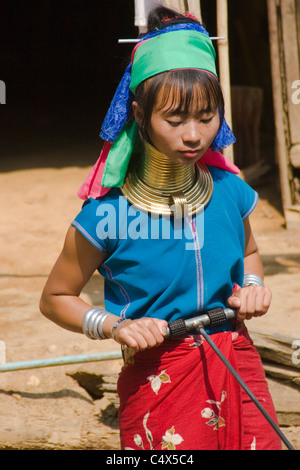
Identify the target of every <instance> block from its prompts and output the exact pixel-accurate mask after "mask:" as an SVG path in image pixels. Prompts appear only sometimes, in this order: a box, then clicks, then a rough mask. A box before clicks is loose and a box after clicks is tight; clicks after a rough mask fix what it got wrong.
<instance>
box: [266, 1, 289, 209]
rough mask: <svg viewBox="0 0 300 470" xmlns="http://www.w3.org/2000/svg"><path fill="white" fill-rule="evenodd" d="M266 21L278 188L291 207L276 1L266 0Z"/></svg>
mask: <svg viewBox="0 0 300 470" xmlns="http://www.w3.org/2000/svg"><path fill="white" fill-rule="evenodd" d="M268 21H269V41H270V54H271V69H272V70H271V71H272V87H273V105H274V113H275V129H276V150H277V160H278V166H279V173H280V187H281V197H282V205H283V209H284V210H285V209H286V207H290V206H291V205H292V192H291V181H290V179H291V175H290V174H289V168H288V165H289V156H288V150H287V144H286V132H287V129H286V118H285V116H286V112H285V109H284V104H283V97H282V94H283V90H282V73H283V71H282V64H281V55H282V48H281V46H282V45H281V41H280V37H279V29H278V21H279V20H278V18H277V2H276V0H268Z"/></svg>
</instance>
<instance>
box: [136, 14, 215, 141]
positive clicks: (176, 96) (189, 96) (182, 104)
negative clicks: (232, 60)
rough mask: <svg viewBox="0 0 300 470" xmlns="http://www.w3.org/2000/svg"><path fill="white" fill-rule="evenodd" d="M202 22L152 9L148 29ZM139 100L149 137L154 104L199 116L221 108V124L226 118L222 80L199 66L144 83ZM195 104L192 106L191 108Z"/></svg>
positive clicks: (173, 71)
mask: <svg viewBox="0 0 300 470" xmlns="http://www.w3.org/2000/svg"><path fill="white" fill-rule="evenodd" d="M183 20H185V22H192V23H198V24H199V21H196V20H193V19H192V18H186V17H185V16H183V15H180V14H179V13H177V12H175V11H174V10H170V9H168V8H165V7H158V8H155V9H154V10H152V12H151V13H150V15H149V17H148V30H149V32H150V31H154V30H158V29H161V28H164V27H166V26H169V25H170V23H171V21H173V22H176V23H177V24H178V23H182V22H183ZM135 99H136V101H137V103H138V105H139V107H140V108H141V110H142V112H143V113H142V122H141V131H142V134H143V136H144V138H146V139H147V138H148V133H149V129H150V122H151V116H152V112H153V109H154V107H156V108H157V109H158V110H160V109H163V108H164V107H165V106H166V105H167V103H168V102H169V101H171V103H172V104H171V105H170V106H169V108H168V109H167V110H166V111H167V112H170V113H172V114H182V115H189V114H191V110H192V113H193V114H195V115H197V114H198V115H199V114H200V113H203V112H207V113H210V112H215V111H216V110H217V109H219V112H220V117H221V119H220V125H221V123H222V121H223V117H224V98H223V93H222V90H221V87H220V84H219V81H218V79H217V78H216V77H215V76H214V75H213V74H211V73H209V72H205V71H203V70H198V69H181V70H171V71H169V72H163V73H160V74H158V75H155V76H154V77H151V78H149V79H147V80H145V81H144V82H142V83H141V84H140V85H139V86H138V87H137V90H136V95H135ZM191 106H192V107H191Z"/></svg>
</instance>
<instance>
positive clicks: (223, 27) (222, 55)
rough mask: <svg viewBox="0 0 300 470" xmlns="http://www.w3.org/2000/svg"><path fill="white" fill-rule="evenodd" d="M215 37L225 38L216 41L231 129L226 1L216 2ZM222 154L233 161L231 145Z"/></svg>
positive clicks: (227, 116)
mask: <svg viewBox="0 0 300 470" xmlns="http://www.w3.org/2000/svg"><path fill="white" fill-rule="evenodd" d="M217 36H219V37H224V38H225V39H222V40H220V41H218V52H219V75H220V84H221V87H222V90H223V94H224V101H225V118H226V121H227V124H228V125H229V127H231V128H232V113H231V89H230V65H229V42H228V4H227V0H217ZM223 153H224V155H225V156H226V157H227V158H228V159H229V160H231V161H232V162H233V161H234V153H233V146H232V145H231V146H230V147H227V148H226V149H224V151H223Z"/></svg>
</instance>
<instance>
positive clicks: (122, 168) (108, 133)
mask: <svg viewBox="0 0 300 470" xmlns="http://www.w3.org/2000/svg"><path fill="white" fill-rule="evenodd" d="M215 58H216V53H215V49H214V47H213V44H212V41H211V40H210V38H209V34H208V32H207V31H206V30H205V28H204V27H203V26H201V25H200V24H197V23H180V24H176V25H171V26H167V27H165V28H162V29H160V30H157V31H153V32H151V33H149V34H147V35H145V36H144V37H143V38H142V39H140V41H139V42H138V43H137V45H136V46H135V48H134V49H133V52H132V56H131V62H130V64H129V65H128V66H127V68H126V70H125V73H124V75H123V78H122V79H121V82H120V83H119V86H118V88H117V90H116V93H115V95H114V97H113V100H112V102H111V105H110V108H109V110H108V112H107V114H106V117H105V119H104V122H103V124H102V128H101V133H100V136H101V138H102V139H103V140H104V145H103V148H102V151H101V154H100V157H99V159H98V161H97V162H96V164H95V165H94V167H93V168H92V170H91V172H90V174H89V175H88V177H87V179H86V180H85V181H84V183H83V185H82V186H81V187H80V189H79V191H78V196H79V197H80V198H82V199H87V198H88V197H93V198H98V197H101V196H104V195H105V194H106V193H107V192H108V191H109V190H110V189H111V188H112V187H121V186H122V185H123V182H124V179H125V176H126V172H127V169H128V165H129V162H130V158H131V155H132V152H133V149H134V146H135V143H136V141H137V139H138V132H137V123H136V121H135V119H134V117H133V116H132V102H133V100H134V93H135V91H136V89H137V87H138V85H139V84H140V83H142V82H143V81H144V80H147V79H148V78H150V77H153V76H154V75H157V74H159V73H162V72H166V71H169V70H178V69H199V70H204V71H206V72H208V73H211V74H213V75H214V76H215V77H217V72H216V65H215ZM234 142H235V137H234V135H233V133H232V131H231V129H230V128H229V127H228V125H227V123H226V120H225V118H223V121H222V123H221V126H220V129H219V132H218V133H217V135H216V137H215V139H214V141H213V142H212V145H211V149H210V150H209V151H208V152H206V154H204V156H203V157H201V161H202V162H203V163H207V164H215V166H220V167H222V168H226V169H228V170H229V171H232V172H234V173H238V172H239V170H238V168H237V167H236V166H235V165H233V164H232V163H231V162H229V161H228V160H227V159H226V158H225V157H224V156H223V155H222V154H221V153H220V152H219V150H222V149H223V148H225V147H227V146H228V145H231V144H232V143H234Z"/></svg>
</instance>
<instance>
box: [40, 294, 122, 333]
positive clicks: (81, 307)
mask: <svg viewBox="0 0 300 470" xmlns="http://www.w3.org/2000/svg"><path fill="white" fill-rule="evenodd" d="M90 308H92V305H90V304H88V303H87V302H85V301H84V300H83V299H81V298H80V297H77V296H72V295H54V294H51V295H49V296H46V295H45V296H42V298H41V301H40V310H41V312H42V314H43V315H44V316H45V317H46V318H48V319H49V320H51V321H53V322H54V323H56V324H57V325H59V326H61V327H62V328H65V329H66V330H69V331H73V332H75V333H83V331H82V320H83V317H84V315H85V313H86V312H87V311H88V310H89V309H90ZM118 318H119V317H118V316H116V315H113V314H111V315H109V317H107V318H106V320H105V321H104V323H103V332H104V334H105V336H106V337H108V338H109V337H110V335H111V328H112V326H113V325H114V323H115V322H116V320H117V319H118Z"/></svg>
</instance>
